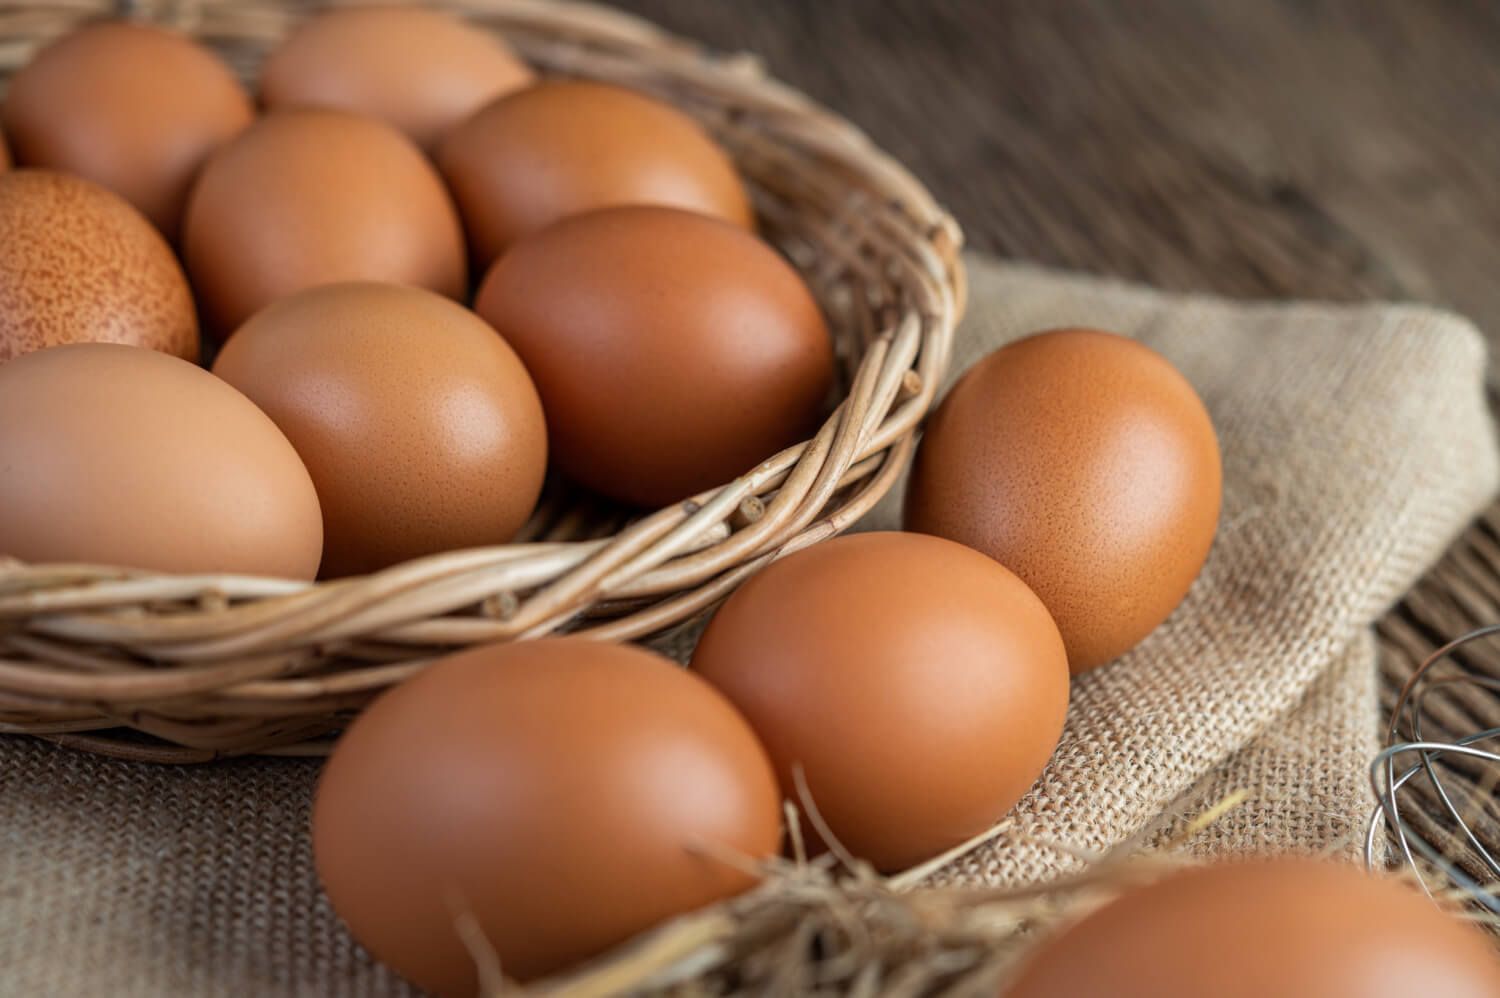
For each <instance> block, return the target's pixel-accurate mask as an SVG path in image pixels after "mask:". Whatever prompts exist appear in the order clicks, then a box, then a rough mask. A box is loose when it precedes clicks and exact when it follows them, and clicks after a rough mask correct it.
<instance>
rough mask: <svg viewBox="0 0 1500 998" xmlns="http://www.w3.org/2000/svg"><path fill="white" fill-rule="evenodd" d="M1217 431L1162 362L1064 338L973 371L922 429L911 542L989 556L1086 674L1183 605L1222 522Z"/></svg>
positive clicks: (1056, 334) (1133, 346) (1112, 341)
mask: <svg viewBox="0 0 1500 998" xmlns="http://www.w3.org/2000/svg"><path fill="white" fill-rule="evenodd" d="M1220 492H1221V472H1220V466H1219V445H1218V440H1217V438H1216V437H1215V435H1214V428H1213V423H1212V422H1211V421H1210V420H1209V416H1208V411H1207V410H1206V409H1205V408H1204V407H1203V403H1202V401H1201V400H1199V398H1198V395H1197V394H1196V393H1195V392H1194V391H1193V387H1192V385H1190V384H1189V383H1188V381H1187V379H1186V378H1184V377H1183V376H1182V375H1181V374H1180V373H1179V372H1178V371H1177V369H1176V368H1174V367H1173V366H1172V365H1171V364H1170V363H1168V362H1167V360H1166V359H1165V358H1163V357H1162V356H1161V355H1160V354H1158V353H1156V352H1155V351H1154V350H1151V349H1150V348H1148V347H1146V346H1143V345H1141V344H1140V343H1136V342H1135V341H1133V340H1128V339H1126V338H1124V337H1122V336H1116V335H1113V334H1111V333H1104V332H1098V331H1096V330H1088V329H1065V330H1057V331H1053V332H1047V333H1041V334H1038V335H1036V336H1031V337H1028V338H1027V339H1024V340H1020V341H1018V342H1016V343H1012V344H1010V345H1009V346H1006V347H1003V348H1001V349H999V350H997V351H995V352H994V353H993V354H991V355H990V356H988V357H986V358H985V359H983V360H981V361H980V362H979V363H978V364H976V365H974V367H972V368H971V369H970V370H969V371H968V373H966V374H965V375H964V376H963V378H962V380H960V381H959V383H958V384H957V385H956V386H955V387H954V389H953V390H952V391H951V392H950V393H949V395H948V397H947V398H946V399H944V400H943V403H942V405H941V406H940V407H939V408H938V410H937V412H936V413H934V414H933V416H932V418H931V419H930V420H929V421H928V424H927V430H926V433H925V434H924V436H923V438H922V444H921V447H920V449H919V451H918V453H917V459H916V463H915V464H914V466H913V468H912V474H911V482H910V487H909V489H908V491H907V496H906V526H907V529H909V530H918V531H921V532H923V533H929V534H937V535H938V536H940V537H947V538H950V539H952V540H955V541H959V542H960V543H963V544H967V545H968V546H969V547H972V548H974V549H976V550H978V551H982V552H984V553H985V554H987V555H990V556H991V557H992V558H994V559H995V560H997V561H999V562H1000V563H1001V564H1002V565H1004V566H1006V567H1007V568H1009V569H1010V570H1011V571H1013V572H1015V573H1016V574H1017V575H1019V576H1020V577H1021V578H1022V579H1024V580H1025V581H1026V584H1027V585H1029V586H1030V587H1031V588H1032V589H1033V590H1035V592H1036V594H1037V595H1038V596H1040V597H1041V598H1042V602H1043V603H1045V604H1047V609H1048V610H1050V611H1052V616H1053V618H1054V619H1055V620H1056V621H1057V626H1058V629H1059V630H1061V631H1062V636H1063V640H1064V641H1065V642H1066V643H1067V646H1068V660H1069V661H1070V662H1071V663H1072V666H1073V671H1074V672H1075V673H1076V672H1082V671H1084V670H1087V669H1092V668H1094V667H1096V666H1099V665H1103V664H1104V663H1106V662H1108V661H1110V660H1111V659H1114V658H1115V657H1117V656H1119V655H1121V654H1124V653H1125V652H1126V651H1129V650H1130V649H1131V648H1133V647H1134V646H1135V645H1136V644H1138V643H1139V642H1140V641H1141V639H1143V638H1144V637H1145V636H1146V635H1147V634H1149V633H1150V632H1151V631H1152V630H1153V629H1155V628H1156V626H1157V625H1158V624H1160V623H1161V622H1162V621H1163V620H1165V619H1166V618H1167V616H1168V614H1170V613H1171V612H1172V610H1173V609H1174V608H1175V607H1176V606H1177V604H1179V603H1180V602H1182V598H1183V596H1184V595H1186V593H1187V591H1188V588H1189V586H1191V585H1192V582H1193V579H1195V578H1196V577H1197V575H1198V571H1199V569H1201V568H1202V567H1203V562H1204V560H1205V559H1206V558H1207V557H1208V551H1209V548H1210V547H1211V546H1212V544H1213V539H1214V531H1215V529H1216V528H1217V525H1218V521H1219V501H1220Z"/></svg>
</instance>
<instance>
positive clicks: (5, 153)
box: [0, 133, 10, 171]
mask: <svg viewBox="0 0 1500 998" xmlns="http://www.w3.org/2000/svg"><path fill="white" fill-rule="evenodd" d="M9 169H10V146H8V145H6V144H5V135H4V133H0V171H4V170H9Z"/></svg>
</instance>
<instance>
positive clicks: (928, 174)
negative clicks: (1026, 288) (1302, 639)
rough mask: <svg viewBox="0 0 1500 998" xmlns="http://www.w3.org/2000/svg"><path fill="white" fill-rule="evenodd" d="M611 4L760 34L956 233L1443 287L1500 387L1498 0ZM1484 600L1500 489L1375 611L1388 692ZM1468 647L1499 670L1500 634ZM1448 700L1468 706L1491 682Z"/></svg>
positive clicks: (1151, 265) (1216, 285)
mask: <svg viewBox="0 0 1500 998" xmlns="http://www.w3.org/2000/svg"><path fill="white" fill-rule="evenodd" d="M617 3H618V5H619V6H622V7H626V8H628V9H631V10H633V11H636V12H638V13H641V14H644V15H646V16H648V17H650V18H652V19H653V20H656V21H657V22H658V23H660V24H662V25H664V26H666V27H668V28H670V29H672V30H674V31H677V32H680V33H683V34H686V35H689V36H693V37H696V38H699V39H701V40H703V41H705V42H707V43H709V44H711V45H713V46H715V47H718V48H723V49H731V50H748V51H752V52H755V53H757V55H759V56H760V57H761V58H762V60H763V61H764V62H765V63H766V64H767V65H768V67H769V69H770V70H771V71H772V72H773V73H774V74H776V75H778V76H780V77H781V78H783V79H785V80H786V81H788V82H789V83H791V84H793V85H795V86H797V87H799V88H801V89H803V90H805V91H806V92H808V93H810V94H812V95H813V96H814V97H816V98H818V99H819V100H822V101H824V102H825V103H827V104H829V105H830V106H832V107H833V108H835V109H836V110H838V111H840V112H842V113H843V114H845V115H847V116H848V117H849V118H851V119H852V120H853V121H855V122H856V123H857V124H859V125H861V126H862V127H863V128H865V129H866V130H867V131H868V132H869V133H870V134H871V135H872V136H873V137H874V138H875V139H876V141H877V142H879V143H880V144H881V145H882V146H883V147H884V148H886V149H887V150H889V151H891V152H893V153H894V154H895V155H896V156H898V157H899V158H900V159H901V160H902V161H904V162H905V163H906V164H907V165H909V166H910V167H912V168H913V169H914V171H915V172H916V173H917V174H918V175H919V176H920V177H921V178H922V179H923V180H924V181H925V182H926V183H927V184H928V185H929V186H930V187H931V189H932V190H933V191H934V192H935V193H936V195H937V196H938V198H939V199H940V200H942V201H943V202H944V203H945V204H946V205H947V207H948V208H949V209H950V210H952V211H953V213H954V214H955V215H956V216H957V218H958V220H959V222H960V224H961V225H962V226H963V227H964V229H965V232H966V234H967V237H968V241H969V244H970V245H972V246H975V247H978V248H981V249H985V250H989V251H992V252H995V253H998V254H1000V255H1002V256H1006V257H1012V258H1017V259H1023V260H1030V261H1035V262H1039V263H1043V264H1049V265H1053V266H1059V267H1066V268H1072V269H1078V270H1086V271H1092V272H1096V273H1103V274H1111V275H1116V276H1120V277H1124V278H1128V279H1133V280H1140V281H1144V282H1147V283H1151V284H1155V285H1157V286H1160V287H1165V288H1170V289H1178V290H1191V291H1210V292H1218V293H1223V294H1228V295H1232V296H1238V297H1276V298H1321V299H1331V300H1361V299H1369V298H1386V299H1405V300H1416V301H1422V302H1428V303H1432V304H1437V305H1441V306H1445V307H1448V308H1451V309H1454V310H1455V311H1458V312H1461V313H1463V314H1465V315H1467V316H1469V317H1470V318H1471V319H1472V320H1474V322H1475V323H1476V324H1477V325H1478V326H1479V328H1480V329H1481V331H1483V332H1484V334H1485V336H1486V338H1487V339H1488V341H1489V343H1490V345H1491V360H1490V380H1491V385H1492V397H1500V396H1496V394H1495V393H1496V386H1497V384H1500V128H1497V127H1496V125H1495V123H1496V122H1497V121H1500V4H1495V3H1491V2H1487V0H1473V2H1459V0H1431V2H1422V3H1413V2H1407V0H1316V2H1304V0H1262V2H1258V3H1203V2H1201V0H1129V2H1125V0H1057V2H1049V3H1034V2H1028V0H885V2H882V3H878V4H876V3H869V2H866V0H818V2H817V3H806V2H803V0H757V2H755V3H753V4H752V3H748V2H742V3H729V2H719V3H703V2H701V0H617ZM1495 622H1500V504H1497V505H1496V506H1494V507H1492V508H1491V509H1490V510H1489V511H1488V512H1487V513H1486V514H1485V516H1484V517H1482V518H1481V519H1480V520H1479V521H1478V522H1477V523H1475V524H1474V525H1473V526H1472V527H1471V528H1470V529H1469V530H1468V531H1467V532H1466V533H1465V534H1464V536H1463V537H1461V538H1460V539H1459V540H1458V542H1457V543H1456V544H1455V545H1454V547H1453V548H1452V550H1451V551H1450V552H1449V553H1448V555H1447V556H1446V557H1445V558H1444V560H1443V561H1442V562H1441V563H1440V564H1439V565H1438V566H1436V567H1435V568H1434V569H1433V571H1432V572H1431V573H1430V574H1429V575H1428V577H1427V578H1426V579H1424V580H1423V581H1422V583H1421V584H1419V585H1418V586H1417V587H1416V588H1415V589H1414V590H1413V591H1412V592H1411V593H1410V594H1409V595H1408V596H1407V598H1406V599H1405V600H1404V601H1403V602H1402V603H1401V605H1400V606H1398V607H1396V608H1394V609H1393V610H1392V611H1391V612H1390V613H1389V614H1388V615H1387V616H1386V618H1385V619H1384V620H1382V621H1381V622H1380V625H1379V633H1380V637H1381V666H1382V674H1383V677H1384V684H1383V685H1384V701H1385V706H1386V708H1387V709H1388V708H1389V707H1390V706H1391V705H1392V704H1393V703H1394V701H1395V695H1396V691H1397V690H1398V689H1399V688H1400V686H1401V684H1402V683H1403V682H1404V681H1405V679H1406V677H1407V676H1409V675H1410V673H1411V671H1412V669H1413V668H1415V666H1416V665H1417V664H1418V663H1419V662H1420V661H1421V660H1422V659H1423V658H1424V657H1426V656H1427V655H1428V654H1430V653H1431V652H1432V651H1433V650H1434V649H1435V648H1437V647H1438V646H1440V645H1441V644H1443V643H1444V642H1446V641H1447V640H1448V639H1450V638H1452V637H1455V636H1457V635H1458V634H1461V633H1463V632H1464V631H1466V630H1469V629H1471V628H1473V627H1477V626H1480V625H1482V624H1489V623H1495ZM1462 663H1463V665H1464V666H1465V667H1466V668H1468V669H1469V670H1471V671H1473V672H1475V673H1478V674H1481V675H1488V676H1494V677H1500V640H1495V641H1490V642H1486V643H1482V644H1480V645H1477V646H1474V647H1473V648H1472V649H1470V650H1469V651H1468V652H1466V654H1465V655H1464V656H1462ZM1438 720H1439V722H1440V723H1438V724H1436V725H1433V726H1432V727H1431V728H1430V729H1429V731H1430V733H1432V734H1433V735H1434V736H1435V737H1439V738H1441V737H1447V736H1451V735H1453V734H1455V733H1467V732H1471V731H1475V730H1478V729H1480V728H1482V727H1485V726H1487V725H1493V724H1497V723H1500V702H1497V701H1496V699H1495V698H1494V697H1492V696H1490V695H1488V694H1475V695H1473V696H1469V697H1467V698H1465V699H1464V701H1463V703H1462V704H1461V705H1459V706H1455V707H1450V708H1449V709H1447V710H1446V711H1445V712H1444V713H1443V715H1442V716H1441V717H1440V718H1439V719H1438ZM1465 775H1466V777H1467V783H1466V784H1465V781H1464V780H1463V779H1461V780H1460V784H1464V785H1467V786H1468V787H1474V786H1475V785H1476V784H1477V785H1478V786H1480V787H1481V788H1482V787H1484V786H1485V784H1484V783H1483V782H1482V780H1483V774H1482V773H1481V772H1480V771H1478V770H1476V769H1474V768H1473V767H1470V770H1469V772H1468V773H1467V774H1465ZM1489 776H1490V777H1491V778H1493V776H1494V774H1493V773H1491V774H1489ZM1416 794H1417V795H1418V796H1419V797H1420V798H1421V799H1422V800H1423V801H1424V803H1425V804H1426V805H1427V806H1428V809H1429V814H1436V813H1438V812H1437V811H1436V807H1435V800H1434V798H1433V796H1432V794H1431V792H1430V790H1428V789H1427V788H1426V787H1425V786H1419V787H1416ZM1428 827H1432V826H1431V825H1429V826H1428ZM1484 833H1485V835H1486V840H1487V841H1489V842H1490V843H1492V844H1493V843H1497V842H1500V821H1496V822H1494V823H1491V824H1487V825H1486V826H1485V827H1484Z"/></svg>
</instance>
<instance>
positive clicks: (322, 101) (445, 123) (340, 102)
mask: <svg viewBox="0 0 1500 998" xmlns="http://www.w3.org/2000/svg"><path fill="white" fill-rule="evenodd" d="M534 78H535V77H534V76H533V74H532V72H531V70H530V69H529V68H527V66H526V64H525V63H523V62H521V61H520V60H519V59H517V58H516V57H515V55H514V54H512V52H511V51H510V49H509V48H508V47H507V46H506V45H505V43H504V42H503V41H501V39H500V37H499V36H498V35H496V34H495V33H493V32H490V31H485V30H482V29H480V28H477V27H475V26H473V25H470V24H468V23H466V22H464V21H463V20H461V19H459V18H457V17H454V16H453V15H451V14H448V13H446V12H445V11H440V10H424V9H423V8H420V7H395V6H391V7H385V6H379V7H351V8H345V9H342V10H331V11H327V12H325V13H322V14H319V15H318V16H316V17H313V18H311V19H309V20H307V21H305V22H303V23H302V24H301V25H299V26H298V27H297V28H296V30H294V31H293V32H292V33H291V34H290V35H288V36H287V38H286V40H285V41H283V42H282V43H281V45H280V46H279V47H277V49H276V50H275V51H274V52H272V53H271V56H270V58H268V59H267V60H266V63H265V65H264V66H263V67H262V68H261V76H260V94H261V99H262V100H263V101H264V102H265V104H266V106H267V107H270V108H279V107H294V106H301V107H333V108H341V109H343V110H346V111H355V112H358V113H360V114H368V115H370V116H372V117H376V118H380V119H382V120H384V121H387V122H389V123H390V124H392V125H395V126H396V127H397V128H399V129H401V130H402V131H403V132H405V133H406V134H407V135H408V136H409V137H410V138H411V139H412V141H414V142H416V143H417V144H418V145H420V146H422V147H423V148H424V149H430V148H431V147H432V146H433V145H434V144H435V143H436V142H437V141H438V140H439V139H440V138H442V136H443V135H445V134H447V132H448V131H449V130H450V129H452V128H453V126H454V125H457V124H458V123H459V122H460V121H463V120H464V119H465V118H467V117H468V116H469V115H471V114H473V113H474V112H475V111H477V110H479V109H480V108H481V107H482V106H484V105H485V104H487V103H489V102H490V101H491V100H494V99H495V98H496V97H499V96H502V95H504V94H507V93H510V92H511V91H513V90H518V89H520V88H521V87H524V86H527V85H528V84H530V83H531V82H532V81H533V79H534Z"/></svg>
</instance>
